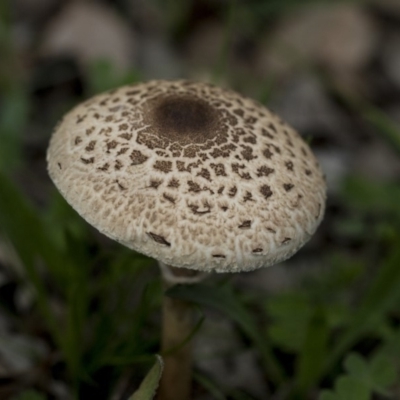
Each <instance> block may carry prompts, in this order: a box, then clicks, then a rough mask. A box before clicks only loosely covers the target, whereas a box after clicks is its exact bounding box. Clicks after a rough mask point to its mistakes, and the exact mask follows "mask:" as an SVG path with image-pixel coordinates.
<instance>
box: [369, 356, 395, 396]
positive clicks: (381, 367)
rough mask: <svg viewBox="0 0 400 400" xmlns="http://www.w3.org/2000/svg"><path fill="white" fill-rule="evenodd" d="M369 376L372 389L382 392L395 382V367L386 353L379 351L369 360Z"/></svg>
mask: <svg viewBox="0 0 400 400" xmlns="http://www.w3.org/2000/svg"><path fill="white" fill-rule="evenodd" d="M370 376H371V380H372V385H373V389H374V390H376V391H378V392H380V393H383V394H384V393H386V389H387V388H388V387H389V386H390V385H392V384H393V383H394V382H396V378H397V373H396V368H395V366H394V364H393V362H392V360H391V359H390V358H389V357H388V356H387V355H385V354H383V353H381V352H379V353H377V354H376V355H375V356H374V357H373V358H372V360H371V362H370Z"/></svg>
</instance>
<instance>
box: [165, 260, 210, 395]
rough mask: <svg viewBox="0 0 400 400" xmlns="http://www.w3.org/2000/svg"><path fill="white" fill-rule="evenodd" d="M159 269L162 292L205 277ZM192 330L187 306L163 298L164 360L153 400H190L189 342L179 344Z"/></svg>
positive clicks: (191, 310)
mask: <svg viewBox="0 0 400 400" xmlns="http://www.w3.org/2000/svg"><path fill="white" fill-rule="evenodd" d="M160 264H161V263H160ZM160 266H161V271H162V275H163V283H164V289H165V290H167V289H169V288H170V287H172V286H174V284H176V283H188V284H193V283H197V282H199V281H200V280H201V279H203V278H204V277H205V275H206V274H204V273H198V272H196V271H192V270H188V269H185V268H174V267H170V266H167V265H165V264H163V265H160ZM174 278H175V279H174ZM185 278H186V281H185ZM194 326H195V313H194V308H193V306H192V305H191V304H190V303H188V302H186V301H183V300H180V299H174V298H171V297H168V296H164V297H163V305H162V339H161V354H162V355H163V358H164V371H163V374H162V377H161V382H160V387H159V389H158V395H157V400H189V399H190V398H191V395H190V394H191V386H192V343H191V342H190V341H189V342H187V343H185V344H184V345H182V343H184V342H185V340H186V339H187V338H188V337H189V335H190V334H191V333H192V332H193V329H194ZM174 349H175V350H174Z"/></svg>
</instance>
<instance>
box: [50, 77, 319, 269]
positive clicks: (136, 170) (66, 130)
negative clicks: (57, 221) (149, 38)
mask: <svg viewBox="0 0 400 400" xmlns="http://www.w3.org/2000/svg"><path fill="white" fill-rule="evenodd" d="M47 161H48V170H49V174H50V176H51V178H52V180H53V181H54V183H55V185H56V186H57V188H58V189H59V190H60V192H61V193H62V194H63V196H64V197H65V198H66V200H67V201H68V202H69V203H70V204H71V206H72V207H73V208H75V210H77V211H78V213H79V214H80V215H81V216H82V217H83V218H85V219H86V220H87V221H88V222H89V223H90V224H92V225H93V226H94V227H96V228H97V229H98V230H99V231H100V232H102V233H104V234H105V235H107V236H109V237H110V238H112V239H114V240H116V241H118V242H120V243H122V244H124V245H125V246H127V247H129V248H132V249H134V250H136V251H138V252H141V253H144V254H146V255H148V256H150V257H153V258H155V259H157V260H159V261H161V262H163V263H165V264H167V265H172V266H175V267H185V268H190V269H196V270H202V271H217V272H238V271H249V270H253V269H256V268H260V267H263V266H269V265H271V264H275V263H278V262H280V261H283V260H285V259H287V258H288V257H290V256H291V255H293V254H294V253H295V252H296V251H297V250H298V249H299V248H300V247H301V246H302V245H304V244H305V243H306V242H307V240H308V239H309V238H310V236H311V235H312V234H313V233H314V231H315V230H316V228H317V226H318V225H319V223H320V222H321V220H322V218H323V214H324V209H325V198H326V185H325V181H324V178H323V174H322V172H321V169H320V167H319V165H318V162H317V160H316V158H315V157H314V155H313V154H312V152H311V150H310V148H309V146H308V145H307V144H306V143H305V142H304V141H303V139H302V138H301V137H300V136H299V135H298V134H297V133H296V132H295V131H294V130H293V129H292V128H291V127H289V126H288V125H287V124H286V123H284V122H283V121H282V120H281V119H280V118H279V117H277V116H276V115H274V114H273V113H272V112H271V111H269V110H268V109H267V108H265V107H264V106H262V105H261V104H259V103H257V102H256V101H254V100H251V99H249V98H246V97H243V96H241V95H239V94H237V93H235V92H233V91H229V90H225V89H222V88H219V87H216V86H213V85H210V84H206V83H197V82H190V81H150V82H148V83H143V84H138V85H132V86H125V87H121V88H119V89H116V90H112V91H109V92H106V93H103V94H100V95H98V96H95V97H93V98H91V99H89V100H87V101H85V102H84V103H82V104H80V105H78V106H77V107H75V108H74V109H73V110H72V111H70V112H69V113H68V114H67V115H66V116H65V117H64V118H63V119H62V120H61V122H60V123H59V124H58V126H57V127H56V129H55V132H54V134H53V136H52V138H51V141H50V146H49V149H48V153H47Z"/></svg>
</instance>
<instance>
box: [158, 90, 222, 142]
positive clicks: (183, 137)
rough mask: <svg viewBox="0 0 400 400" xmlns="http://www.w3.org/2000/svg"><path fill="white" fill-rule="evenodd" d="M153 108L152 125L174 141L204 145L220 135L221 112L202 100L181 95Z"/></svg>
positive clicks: (159, 132) (164, 100) (162, 100)
mask: <svg viewBox="0 0 400 400" xmlns="http://www.w3.org/2000/svg"><path fill="white" fill-rule="evenodd" d="M151 107H152V108H153V109H152V113H151V114H152V125H153V126H155V127H156V128H157V131H158V134H159V135H160V136H164V137H166V138H168V139H169V140H171V141H176V142H179V143H181V144H186V143H188V144H189V143H203V142H205V141H206V140H207V139H212V138H214V136H215V134H216V130H217V127H218V117H219V115H218V114H219V113H218V110H217V109H215V108H214V107H213V106H211V105H210V104H209V103H208V102H206V101H204V100H202V99H199V98H197V97H194V96H189V95H187V94H185V95H179V94H177V95H172V96H168V97H164V98H161V99H158V101H156V102H155V104H153V105H151Z"/></svg>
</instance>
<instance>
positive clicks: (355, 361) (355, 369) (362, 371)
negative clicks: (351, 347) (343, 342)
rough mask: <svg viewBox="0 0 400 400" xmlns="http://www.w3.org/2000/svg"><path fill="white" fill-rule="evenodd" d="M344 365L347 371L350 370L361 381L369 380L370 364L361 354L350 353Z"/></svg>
mask: <svg viewBox="0 0 400 400" xmlns="http://www.w3.org/2000/svg"><path fill="white" fill-rule="evenodd" d="M344 366H345V368H346V371H348V372H349V374H350V375H352V376H353V377H354V378H356V379H359V380H360V381H366V380H368V376H369V371H368V365H367V363H366V362H365V360H364V358H363V357H362V356H361V355H360V354H358V353H350V354H349V355H348V356H347V357H346V359H345V361H344Z"/></svg>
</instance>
